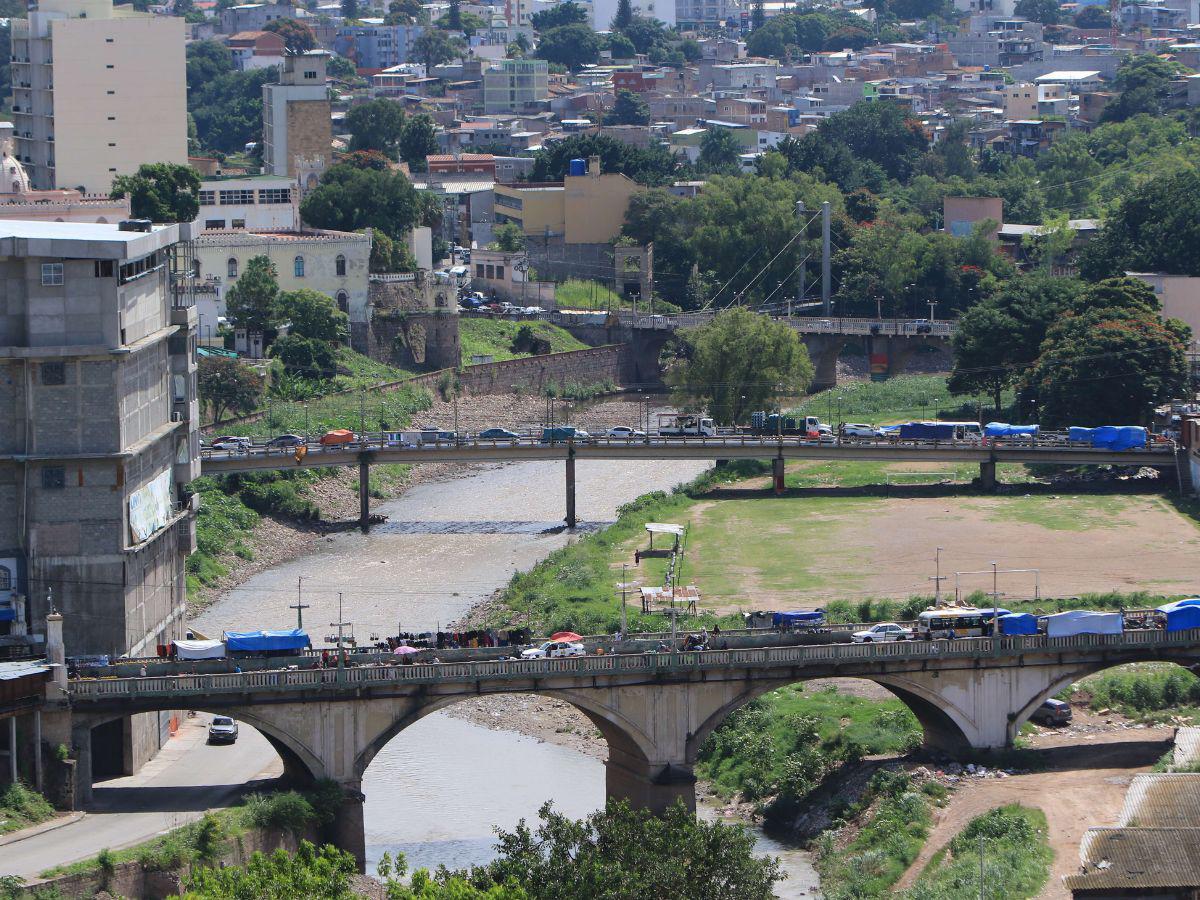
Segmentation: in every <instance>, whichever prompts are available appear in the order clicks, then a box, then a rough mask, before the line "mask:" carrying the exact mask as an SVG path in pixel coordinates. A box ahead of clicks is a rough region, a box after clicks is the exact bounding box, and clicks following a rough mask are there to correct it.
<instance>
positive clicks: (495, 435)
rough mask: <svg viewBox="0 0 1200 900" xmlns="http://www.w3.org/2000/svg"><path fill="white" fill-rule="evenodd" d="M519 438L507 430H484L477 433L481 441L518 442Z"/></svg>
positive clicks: (513, 432)
mask: <svg viewBox="0 0 1200 900" xmlns="http://www.w3.org/2000/svg"><path fill="white" fill-rule="evenodd" d="M520 439H521V436H520V435H519V434H517V433H516V432H515V431H509V430H508V429H507V428H485V429H484V430H483V431H481V432H479V440H481V441H519V440H520Z"/></svg>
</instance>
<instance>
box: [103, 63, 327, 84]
mask: <svg viewBox="0 0 1200 900" xmlns="http://www.w3.org/2000/svg"><path fill="white" fill-rule="evenodd" d="M109 68H112V67H111V66H110V67H109ZM304 77H305V78H306V79H308V80H309V81H316V80H317V72H316V69H305V70H304Z"/></svg>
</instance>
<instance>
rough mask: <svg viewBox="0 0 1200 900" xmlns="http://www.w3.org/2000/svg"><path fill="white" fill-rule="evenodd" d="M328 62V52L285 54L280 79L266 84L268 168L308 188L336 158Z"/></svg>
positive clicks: (265, 154) (265, 160) (270, 172)
mask: <svg viewBox="0 0 1200 900" xmlns="http://www.w3.org/2000/svg"><path fill="white" fill-rule="evenodd" d="M328 61H329V54H328V53H327V52H325V51H324V50H310V51H309V52H307V53H300V54H296V55H291V56H285V57H284V59H283V68H282V69H281V70H280V72H279V83H278V84H264V85H263V169H264V171H265V172H266V174H268V175H285V176H287V177H289V178H294V179H296V180H297V182H298V183H299V185H300V186H301V189H302V190H306V191H307V190H311V189H312V188H314V187H316V186H317V182H318V181H320V179H321V174H322V173H323V172H324V171H325V170H326V169H327V168H328V167H329V166H330V165H331V164H332V162H333V150H332V144H333V125H332V123H331V120H330V117H329V116H330V103H329V92H328V89H327V88H326V86H325V67H326V64H327V63H328Z"/></svg>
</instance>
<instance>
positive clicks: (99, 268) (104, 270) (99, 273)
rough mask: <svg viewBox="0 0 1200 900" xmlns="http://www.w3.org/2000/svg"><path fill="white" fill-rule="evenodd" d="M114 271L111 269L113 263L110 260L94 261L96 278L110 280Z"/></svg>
mask: <svg viewBox="0 0 1200 900" xmlns="http://www.w3.org/2000/svg"><path fill="white" fill-rule="evenodd" d="M114 271H115V269H114V267H113V261H112V260H111V259H98V260H96V277H97V278H112V277H113V272H114Z"/></svg>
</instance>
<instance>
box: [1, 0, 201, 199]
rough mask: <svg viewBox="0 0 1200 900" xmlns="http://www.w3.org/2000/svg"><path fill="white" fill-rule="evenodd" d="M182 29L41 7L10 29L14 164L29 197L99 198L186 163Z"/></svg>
mask: <svg viewBox="0 0 1200 900" xmlns="http://www.w3.org/2000/svg"><path fill="white" fill-rule="evenodd" d="M183 28H184V23H183V20H182V19H179V18H173V17H168V16H152V15H148V14H142V13H135V12H132V11H131V9H130V7H127V6H122V7H118V8H115V9H114V7H113V4H112V0H43V2H41V3H39V4H38V8H37V9H35V10H32V11H30V13H29V17H28V18H27V19H13V20H12V85H13V96H12V103H13V121H14V124H15V126H16V154H17V156H18V158H19V159H20V161H21V162H22V164H23V165H24V166H25V168H26V171H27V172H28V173H29V179H30V183H31V186H32V187H33V188H34V189H36V190H48V189H52V188H74V189H78V190H80V191H83V192H85V193H107V192H108V191H109V189H110V188H111V187H112V182H113V178H114V177H115V176H117V175H128V174H130V173H132V172H134V171H136V170H137V167H138V166H139V165H141V164H142V163H150V162H173V163H180V164H186V163H187V87H186V80H185V77H184V52H183Z"/></svg>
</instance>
